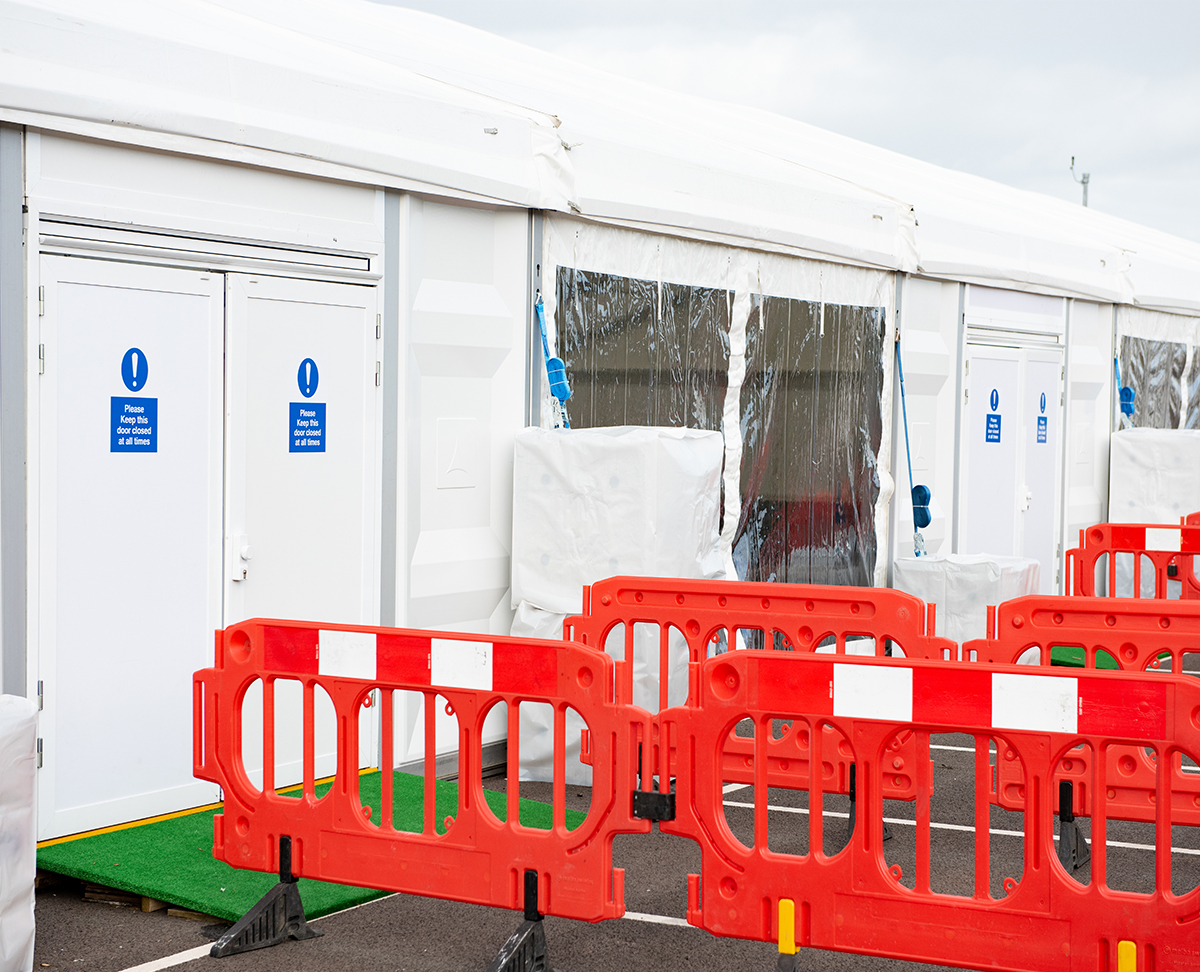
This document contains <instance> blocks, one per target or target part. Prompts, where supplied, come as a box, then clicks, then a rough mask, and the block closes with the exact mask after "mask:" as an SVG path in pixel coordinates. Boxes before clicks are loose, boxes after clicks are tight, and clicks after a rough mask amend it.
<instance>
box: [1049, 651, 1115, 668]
mask: <svg viewBox="0 0 1200 972" xmlns="http://www.w3.org/2000/svg"><path fill="white" fill-rule="evenodd" d="M1050 664H1051V665H1061V666H1063V667H1064V668H1083V667H1084V666H1085V665H1086V664H1087V656H1086V655H1085V654H1084V651H1083V649H1082V648H1079V647H1077V646H1075V645H1055V646H1054V647H1053V648H1051V649H1050ZM1096 667H1097V668H1099V669H1112V670H1114V671H1120V670H1121V666H1120V665H1118V664H1117V660H1116V659H1115V658H1113V656H1112V655H1110V654H1109V653H1108V652H1107V651H1105V650H1104V649H1103V648H1101V649H1100V650H1099V651H1097V652H1096Z"/></svg>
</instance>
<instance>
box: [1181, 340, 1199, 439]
mask: <svg viewBox="0 0 1200 972" xmlns="http://www.w3.org/2000/svg"><path fill="white" fill-rule="evenodd" d="M1187 396H1188V401H1187V421H1186V424H1185V425H1184V428H1185V429H1200V351H1197V350H1193V351H1192V367H1191V369H1190V370H1189V371H1188V378H1187Z"/></svg>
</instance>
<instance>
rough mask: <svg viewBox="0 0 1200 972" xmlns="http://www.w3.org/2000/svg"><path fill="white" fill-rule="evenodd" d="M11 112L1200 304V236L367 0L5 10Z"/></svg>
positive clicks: (313, 166)
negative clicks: (1199, 240) (1145, 223)
mask: <svg viewBox="0 0 1200 972" xmlns="http://www.w3.org/2000/svg"><path fill="white" fill-rule="evenodd" d="M0 35H2V36H3V38H4V40H3V46H2V47H0V119H6V120H9V121H13V122H17V123H24V124H28V125H30V126H33V127H38V128H42V129H46V130H56V131H66V132H74V133H78V134H86V135H91V136H95V137H100V138H108V139H112V140H115V141H122V142H131V143H136V144H141V145H148V146H152V147H159V148H164V149H168V150H176V151H185V152H190V153H193V154H205V155H212V156H215V157H220V158H228V159H234V160H238V161H243V162H248V163H252V164H260V165H268V166H272V167H276V168H284V169H291V170H296V171H302V172H311V173H316V174H326V175H330V176H334V177H338V178H344V179H351V180H354V181H360V182H365V183H367V184H371V185H383V186H393V187H399V188H408V189H414V190H427V191H432V192H449V193H452V194H456V195H461V196H465V197H467V198H474V199H479V200H485V201H492V202H496V203H502V204H511V205H518V206H527V207H532V208H538V209H546V210H552V211H560V212H565V213H579V214H581V215H583V216H587V217H594V218H598V219H604V220H611V221H621V222H627V223H632V224H645V225H648V226H652V227H666V228H674V229H675V230H676V231H678V232H681V233H684V234H686V235H697V236H706V237H712V238H718V239H726V240H729V241H731V242H738V243H743V244H746V245H751V246H753V245H758V246H767V247H770V248H785V249H788V250H793V251H798V252H805V253H809V254H812V255H816V256H823V257H829V258H832V259H837V260H845V261H851V262H856V263H862V264H867V265H871V266H878V267H884V268H894V269H901V270H907V271H910V272H924V273H927V274H930V275H934V276H945V277H950V278H954V279H962V280H968V281H979V282H984V283H990V284H993V285H997V286H1011V287H1017V288H1021V289H1030V290H1036V291H1041V292H1049V293H1063V294H1070V295H1078V296H1084V297H1092V298H1096V299H1101V300H1114V301H1120V302H1124V303H1138V304H1143V305H1146V306H1152V307H1158V308H1161V309H1166V310H1176V311H1183V312H1187V313H1200V244H1197V243H1193V242H1191V241H1188V240H1183V239H1180V238H1178V237H1173V236H1171V235H1169V234H1166V233H1161V232H1158V231H1156V230H1152V229H1149V228H1147V227H1142V226H1138V225H1136V224H1133V223H1129V222H1127V221H1125V220H1120V219H1117V218H1115V217H1112V216H1107V215H1105V214H1103V213H1098V212H1096V211H1094V210H1089V209H1084V208H1083V207H1080V206H1076V205H1073V204H1071V203H1067V202H1064V201H1062V200H1059V199H1054V198H1051V197H1047V196H1043V195H1039V194H1037V193H1031V192H1025V191H1023V190H1018V189H1013V188H1011V187H1008V186H1003V185H1000V184H998V183H994V182H990V181H988V180H986V179H981V178H978V177H976V176H971V175H967V174H964V173H960V172H954V171H951V170H947V169H942V168H940V167H938V166H933V165H929V164H927V163H924V162H919V161H917V160H915V159H911V158H908V157H905V156H902V155H898V154H896V153H894V152H889V151H886V150H884V149H880V148H876V147H874V146H871V145H867V144H865V143H862V142H858V141H855V140H853V139H849V138H845V137H843V136H840V135H835V134H833V133H831V132H827V131H823V130H821V129H818V128H814V127H812V126H810V125H805V124H803V123H801V122H797V121H794V120H791V119H788V118H783V117H780V116H778V115H772V114H769V113H767V112H763V111H757V110H754V109H749V108H743V107H738V106H733V105H727V104H722V103H715V102H711V101H706V100H703V99H698V98H693V97H690V96H687V95H682V94H678V93H674V92H669V91H664V90H661V89H659V88H655V87H653V86H650V85H646V84H643V83H640V82H635V81H630V80H628V79H625V78H620V77H616V76H614V75H610V74H607V73H605V72H603V71H598V70H595V69H592V68H588V67H584V66H581V65H578V64H575V63H573V62H570V61H567V60H565V59H561V58H557V57H554V56H551V55H548V54H545V53H543V52H541V51H538V50H535V49H533V48H529V47H526V46H523V45H520V44H517V43H514V42H512V41H508V40H505V39H503V38H500V37H496V36H494V35H491V34H487V33H485V32H483V31H479V30H476V29H474V28H471V27H466V26H463V25H461V24H456V23H453V22H451V21H447V20H444V19H442V18H440V17H436V16H433V15H431V14H425V13H419V12H415V11H410V10H403V9H400V8H396V7H391V6H385V5H382V4H375V3H370V2H367V0H170V2H166V3H164V2H162V0H108V2H106V3H104V4H95V3H91V2H87V0H0Z"/></svg>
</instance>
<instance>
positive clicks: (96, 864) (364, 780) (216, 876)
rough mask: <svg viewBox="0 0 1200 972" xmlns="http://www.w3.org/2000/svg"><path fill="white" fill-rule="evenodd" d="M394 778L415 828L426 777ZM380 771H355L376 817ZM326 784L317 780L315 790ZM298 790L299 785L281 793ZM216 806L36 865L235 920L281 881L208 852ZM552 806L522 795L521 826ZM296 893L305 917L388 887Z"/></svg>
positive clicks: (67, 850)
mask: <svg viewBox="0 0 1200 972" xmlns="http://www.w3.org/2000/svg"><path fill="white" fill-rule="evenodd" d="M393 779H394V783H393V797H392V799H393V824H394V826H395V827H396V829H397V830H410V831H419V830H420V829H421V823H422V819H423V816H424V792H425V780H424V778H423V777H420V776H413V775H411V774H409V773H395V774H394V777H393ZM381 780H382V775H381V774H380V773H379V772H377V771H376V772H372V773H365V774H363V775H362V776H361V777H359V794H360V797H361V799H362V802H363V804H364V805H365V806H369V807H370V808H371V818H372V819H373V820H378V819H379V814H380V808H381V805H382V800H381V796H380V781H381ZM329 786H330V784H328V783H325V784H323V785H321V786H319V787H317V795H318V796H321V795H323V794H324V793H325V792H326V791H328V789H329ZM436 793H437V809H436V814H435V815H436V819H437V821H438V823H437V830H438V832H439V833H443V832H444V831H445V827H444V826H443V824H442V821H443V820H444V819H445V818H446V817H453V816H455V815H456V814H457V812H458V784H457V783H451V782H448V781H445V780H439V781H438V782H437V790H436ZM284 795H286V796H295V797H299V791H292V792H289V793H286V794H284ZM484 796H485V797H486V799H487V803H488V806H489V807H490V808H491V810H492V813H494V814H495V815H496V816H497V817H498V818H499V819H501V820H504V819H505V815H506V803H505V800H506V798H505V794H503V793H498V792H496V791H494V790H484ZM219 812H220V811H219V810H202V811H199V812H197V813H191V814H187V815H185V816H181V817H174V818H172V819H170V820H158V821H155V822H153V823H147V824H142V825H140V826H137V827H130V828H127V829H125V830H117V831H113V832H111V833H106V834H94V835H92V836H90V837H81V838H79V839H78V840H72V841H66V842H64V843H61V844H52V845H50V846H47V847H42V848H39V850H38V852H37V864H38V867H39V868H41V869H42V870H45V871H52V872H53V873H55V874H64V875H66V876H67V877H73V878H78V879H79V880H82V881H89V882H91V883H93V884H100V885H104V886H105V887H109V888H116V889H117V890H120V891H126V892H128V893H130V894H137V895H142V896H143V897H147V898H157V899H159V900H160V901H166V902H168V903H169V904H171V905H174V906H176V907H180V908H187V909H189V910H191V911H198V912H201V913H202V914H206V915H213V916H214V917H216V918H223V919H225V920H227V921H236V920H237V919H239V918H240V917H241V916H242V915H244V914H245V913H246V912H247V911H249V910H250V908H251V906H253V905H254V904H255V902H257V901H258V899H259V898H261V897H262V896H263V895H264V894H266V893H267V892H268V891H269V890H271V888H272V887H274V886H275V884H276V883H277V882H278V881H279V876H278V875H277V874H273V873H272V874H264V873H262V872H259V871H242V870H238V869H236V868H233V867H230V866H229V865H228V864H226V863H225V862H224V861H218V860H216V859H214V858H213V856H212V848H213V815H214V814H216V813H219ZM585 816H586V815H585V814H583V813H580V812H579V811H577V810H570V809H568V810H567V811H566V823H567V827H568V828H569V829H572V830H574V829H575V828H576V827H578V826H579V825H580V824H582V823H583V821H584V817H585ZM552 820H553V818H552V808H551V806H550V805H549V804H547V803H540V802H538V801H536V800H528V799H522V800H521V803H520V822H521V823H522V824H523V825H524V826H526V827H536V828H539V829H542V830H548V829H550V827H551V826H552ZM299 888H300V900H301V901H303V902H304V912H305V915H306V916H307V917H309V918H319V917H320V916H321V915H327V914H330V913H331V912H334V911H340V910H342V909H343V908H349V907H352V906H353V905H357V904H363V903H364V902H367V901H373V900H375V899H376V898H381V897H383V896H384V895H386V894H388V893H389V892H387V891H378V890H375V889H373V888H360V887H356V886H353V885H347V884H331V883H329V882H327V881H313V880H310V879H308V878H301V879H300V881H299Z"/></svg>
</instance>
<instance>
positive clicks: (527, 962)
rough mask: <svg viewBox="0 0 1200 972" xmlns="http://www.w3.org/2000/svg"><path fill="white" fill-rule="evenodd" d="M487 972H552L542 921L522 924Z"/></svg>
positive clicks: (493, 960)
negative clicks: (547, 955)
mask: <svg viewBox="0 0 1200 972" xmlns="http://www.w3.org/2000/svg"><path fill="white" fill-rule="evenodd" d="M487 972H550V960H549V959H548V958H547V957H546V932H545V929H543V928H542V921H541V919H540V918H539V919H538V920H537V921H523V922H521V927H520V928H518V929H517V930H516V931H515V932H513V933H512V935H510V936H509V939H508V941H507V942H505V943H504V944H503V945H502V946H501V947H500V951H499V953H498V954H497V955H496V957H495V958H494V959H492V962H491V964H490V965H489V966H488V967H487Z"/></svg>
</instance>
